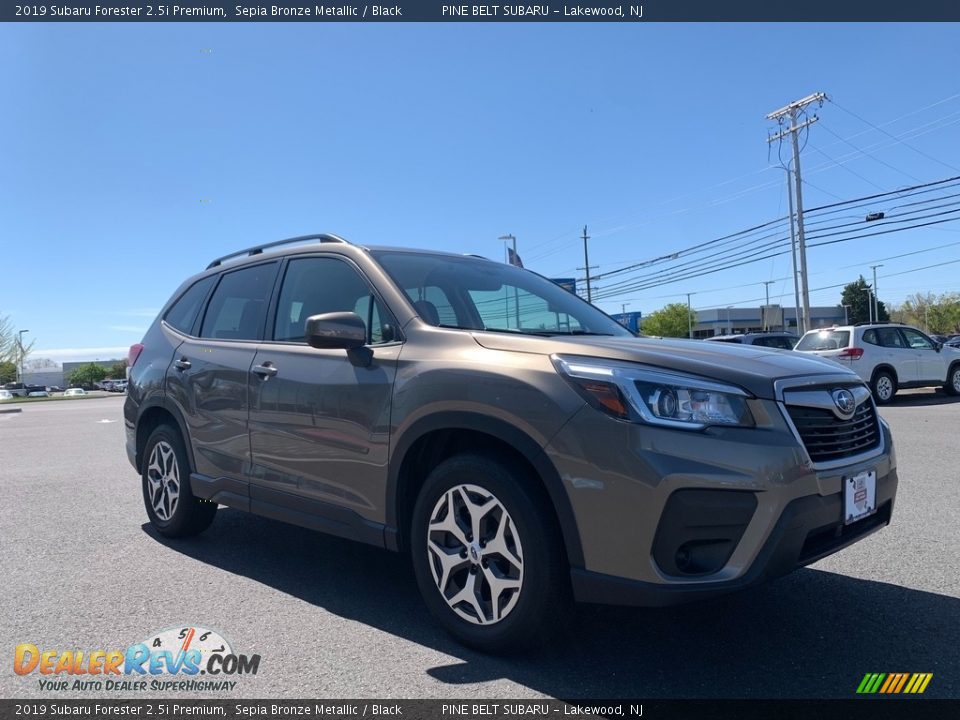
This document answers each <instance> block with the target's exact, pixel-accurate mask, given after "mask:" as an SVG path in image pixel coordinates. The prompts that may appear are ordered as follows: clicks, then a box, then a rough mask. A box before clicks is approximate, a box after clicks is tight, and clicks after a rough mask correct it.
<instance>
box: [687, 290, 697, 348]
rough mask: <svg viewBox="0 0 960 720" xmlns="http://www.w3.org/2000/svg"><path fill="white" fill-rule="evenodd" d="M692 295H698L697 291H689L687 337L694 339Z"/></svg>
mask: <svg viewBox="0 0 960 720" xmlns="http://www.w3.org/2000/svg"><path fill="white" fill-rule="evenodd" d="M691 295H696V293H687V338H689V339H690V340H693V318H692V317H691V315H692V311H691V310H690V296H691Z"/></svg>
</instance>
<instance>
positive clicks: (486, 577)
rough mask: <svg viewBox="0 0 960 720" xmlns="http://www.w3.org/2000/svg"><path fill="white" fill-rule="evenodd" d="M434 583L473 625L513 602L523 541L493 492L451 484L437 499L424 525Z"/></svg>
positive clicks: (500, 614)
mask: <svg viewBox="0 0 960 720" xmlns="http://www.w3.org/2000/svg"><path fill="white" fill-rule="evenodd" d="M427 554H428V561H429V563H430V570H431V572H432V574H433V580H434V583H436V586H437V589H438V590H439V591H440V594H441V595H442V596H443V599H444V600H445V601H446V603H447V605H449V606H450V609H451V610H453V611H454V612H455V613H456V614H457V615H458V616H460V617H461V618H463V619H464V620H466V621H468V622H470V623H473V624H475V625H492V624H494V623H497V622H500V621H501V620H503V619H504V618H505V617H506V616H507V615H509V614H510V612H511V611H512V610H513V609H514V607H516V604H517V600H518V599H519V597H520V592H521V589H522V587H523V546H522V545H521V543H520V535H519V534H518V532H517V528H516V525H515V524H514V522H513V518H511V517H510V513H508V512H507V509H506V508H505V507H504V506H503V503H501V502H500V500H498V499H497V497H496V496H495V495H493V493H491V492H489V491H487V490H485V489H483V488H482V487H479V486H477V485H457V486H455V487H453V488H451V489H449V490H447V491H446V492H445V493H444V494H443V495H441V496H440V498H439V499H438V500H437V503H436V505H434V507H433V511H432V512H431V513H430V522H429V525H428V527H427Z"/></svg>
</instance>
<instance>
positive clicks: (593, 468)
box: [124, 235, 897, 650]
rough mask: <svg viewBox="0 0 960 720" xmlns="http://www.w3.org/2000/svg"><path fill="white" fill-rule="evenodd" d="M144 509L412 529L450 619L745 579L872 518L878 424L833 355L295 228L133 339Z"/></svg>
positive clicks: (174, 517) (361, 535) (819, 549)
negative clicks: (719, 334)
mask: <svg viewBox="0 0 960 720" xmlns="http://www.w3.org/2000/svg"><path fill="white" fill-rule="evenodd" d="M129 364H130V371H129V375H130V381H129V386H128V390H127V399H126V403H125V405H124V415H125V422H126V433H127V452H128V454H129V457H130V461H131V462H132V463H133V465H134V467H135V468H136V469H137V471H138V472H139V473H140V475H141V481H142V491H143V498H144V503H145V506H146V511H147V514H148V515H149V518H150V522H151V523H152V524H153V526H154V527H155V528H156V530H157V531H158V532H160V533H161V534H164V535H167V536H186V535H190V534H194V533H197V532H200V531H201V530H204V529H205V528H207V526H209V525H210V523H211V521H212V520H213V518H214V514H215V512H216V510H217V507H218V505H226V506H230V507H232V508H238V509H241V510H247V511H250V512H254V513H258V514H261V515H265V516H268V517H271V518H276V519H279V520H284V521H287V522H291V523H295V524H298V525H302V526H305V527H309V528H314V529H317V530H322V531H325V532H330V533H333V534H335V535H340V536H343V537H348V538H353V539H356V540H360V541H363V542H367V543H371V544H373V545H377V546H381V547H384V548H389V549H391V550H404V551H408V552H409V554H410V557H411V558H412V564H413V569H414V572H415V575H416V579H417V582H418V585H419V587H420V590H421V592H422V594H423V597H424V600H425V602H426V604H427V606H428V607H429V609H430V610H431V612H432V613H433V615H434V616H435V617H436V618H437V620H438V621H439V622H440V623H441V624H442V625H443V626H444V627H445V628H446V629H447V630H448V631H450V632H451V633H452V634H453V635H454V636H455V637H457V638H458V639H459V640H461V641H462V642H464V643H467V644H469V645H472V646H474V647H478V648H481V649H485V650H505V649H509V648H515V647H519V646H523V645H526V644H529V643H532V642H536V641H539V640H542V639H544V638H545V637H547V636H548V635H549V634H551V633H552V632H555V631H556V629H557V628H558V627H559V626H560V625H561V623H562V622H563V620H564V619H565V618H566V617H567V613H568V610H569V607H570V602H571V600H573V599H577V600H582V601H593V602H607V603H624V604H634V605H651V604H654V605H657V604H667V603H673V602H679V601H683V600H689V599H694V598H705V597H711V596H713V595H716V594H719V593H723V592H727V591H730V590H733V589H737V588H743V587H746V586H749V585H752V584H754V583H757V582H759V581H762V580H764V579H766V578H771V577H775V576H778V575H781V574H784V573H786V572H789V571H791V570H793V569H794V568H797V567H800V566H802V565H806V564H808V563H811V562H813V561H815V560H817V559H819V558H821V557H824V556H825V555H828V554H830V553H832V552H834V551H836V550H838V549H840V548H842V547H845V546H847V545H849V544H850V543H852V542H855V541H857V540H859V539H860V538H863V537H864V536H865V535H867V534H868V533H870V532H872V531H874V530H877V529H878V528H881V527H883V526H884V525H886V524H887V523H889V521H890V517H891V511H892V507H893V502H894V496H895V495H896V489H897V473H896V460H895V457H894V452H893V444H892V440H891V437H890V431H889V428H888V427H887V425H886V423H885V422H884V421H883V420H882V419H881V418H880V417H879V415H878V413H877V411H876V408H875V407H874V404H873V401H872V399H871V397H870V392H869V390H868V389H867V387H866V386H865V385H864V383H863V381H862V380H861V379H860V378H858V377H857V376H856V375H855V374H854V373H852V372H850V371H849V370H845V369H843V368H841V367H840V366H838V365H837V364H836V363H834V362H832V361H828V360H822V359H820V358H817V357H810V356H804V355H800V354H797V353H784V352H781V351H776V350H768V349H764V348H754V347H745V346H732V345H727V344H724V343H701V342H695V341H687V340H656V339H650V338H638V337H635V336H634V335H633V334H632V333H630V332H629V331H627V330H625V329H624V328H622V327H621V326H620V325H619V324H617V323H616V322H615V321H613V320H612V319H611V318H610V317H608V316H607V315H605V314H604V313H602V312H600V311H599V310H597V309H596V308H595V307H593V306H592V305H589V304H588V303H586V302H584V301H582V300H581V299H579V298H578V297H577V296H575V295H574V294H572V293H570V292H568V291H567V290H564V289H562V288H560V287H559V286H557V285H555V284H554V283H552V282H551V281H549V280H547V279H545V278H543V277H541V276H539V275H537V274H535V273H532V272H530V271H527V270H522V269H520V268H516V267H513V266H510V265H505V264H500V263H496V262H492V261H490V260H485V259H483V258H478V257H473V256H462V255H453V254H449V253H439V252H429V251H414V250H401V249H389V248H376V247H369V248H368V247H359V246H355V245H353V244H350V243H348V242H346V241H344V240H342V239H341V238H338V237H336V236H332V235H318V236H308V237H305V238H294V239H291V240H287V241H280V242H278V243H271V244H269V245H263V246H259V247H256V248H251V249H249V250H245V251H241V252H238V253H235V254H234V255H231V256H227V257H225V258H221V259H218V260H215V261H214V262H212V263H211V264H210V266H209V267H208V268H207V269H206V271H204V272H202V273H200V274H199V275H196V276H194V277H192V278H190V279H189V280H187V281H186V282H185V283H184V284H183V285H182V286H181V287H180V288H179V289H178V290H177V291H176V292H175V293H174V295H173V297H172V298H171V299H170V301H169V302H168V303H167V305H166V306H165V307H164V308H163V310H162V311H161V313H160V315H159V317H158V318H157V319H156V321H155V322H154V323H153V325H152V326H151V327H150V329H149V330H148V331H147V333H146V336H145V337H144V339H143V342H142V343H138V344H136V345H134V346H133V347H132V348H131V352H130V357H129Z"/></svg>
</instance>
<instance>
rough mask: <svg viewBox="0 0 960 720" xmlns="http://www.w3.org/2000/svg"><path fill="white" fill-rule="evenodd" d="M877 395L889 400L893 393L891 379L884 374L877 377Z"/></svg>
mask: <svg viewBox="0 0 960 720" xmlns="http://www.w3.org/2000/svg"><path fill="white" fill-rule="evenodd" d="M877 395H878V396H879V397H880V399H881V400H889V399H890V397H891V396H892V395H893V381H892V380H890V378H889V377H887V376H886V375H881V376H880V377H878V378H877Z"/></svg>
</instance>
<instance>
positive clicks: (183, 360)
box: [173, 357, 191, 370]
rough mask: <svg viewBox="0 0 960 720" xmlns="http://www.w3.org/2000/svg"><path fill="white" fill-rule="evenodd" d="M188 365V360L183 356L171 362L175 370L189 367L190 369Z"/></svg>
mask: <svg viewBox="0 0 960 720" xmlns="http://www.w3.org/2000/svg"><path fill="white" fill-rule="evenodd" d="M190 365H191V363H190V361H189V360H187V359H186V358H185V357H182V358H180V359H179V360H177V361H176V362H174V363H173V366H174V367H175V368H176V369H177V370H189V369H190Z"/></svg>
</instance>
